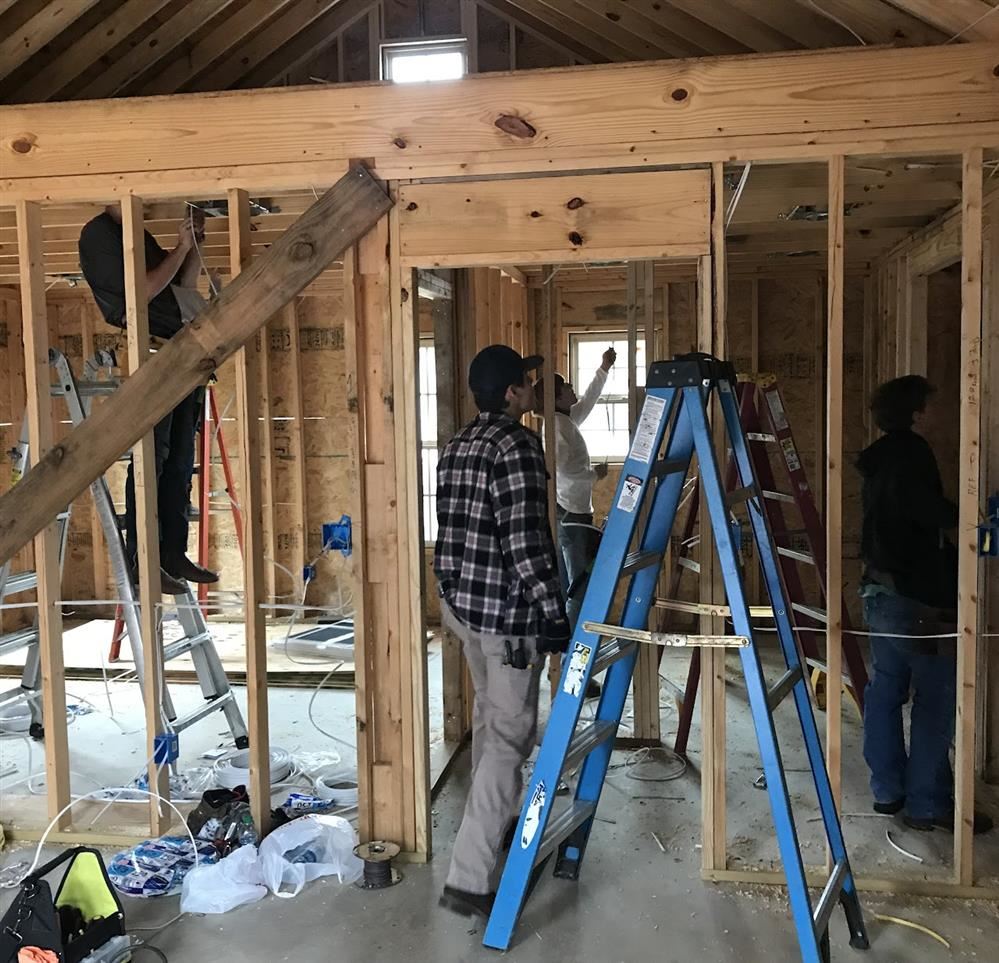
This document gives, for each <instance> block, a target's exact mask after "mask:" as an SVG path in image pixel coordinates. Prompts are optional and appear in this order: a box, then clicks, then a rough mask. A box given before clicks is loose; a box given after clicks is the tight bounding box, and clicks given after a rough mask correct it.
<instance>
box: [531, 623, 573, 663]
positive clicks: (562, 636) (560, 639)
mask: <svg viewBox="0 0 999 963" xmlns="http://www.w3.org/2000/svg"><path fill="white" fill-rule="evenodd" d="M571 635H572V632H571V631H570V629H569V620H568V619H567V618H566V617H565V616H564V615H563V616H560V617H559V618H557V619H545V621H544V623H543V624H542V627H541V638H540V640H539V642H538V651H539V652H541V653H542V654H547V653H549V652H565V651H566V650H567V649H568V648H569V637H570V636H571Z"/></svg>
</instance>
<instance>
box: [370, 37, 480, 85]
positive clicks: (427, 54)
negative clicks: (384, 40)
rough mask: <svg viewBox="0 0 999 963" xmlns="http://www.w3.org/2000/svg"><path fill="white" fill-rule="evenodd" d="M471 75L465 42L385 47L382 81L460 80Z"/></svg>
mask: <svg viewBox="0 0 999 963" xmlns="http://www.w3.org/2000/svg"><path fill="white" fill-rule="evenodd" d="M467 72H468V57H467V44H466V42H465V41H464V40H429V41H419V42H414V43H392V44H383V45H382V79H383V80H391V81H393V82H395V83H397V84H414V83H421V82H426V81H431V80H457V79H458V78H459V77H464V76H465V74H466V73H467Z"/></svg>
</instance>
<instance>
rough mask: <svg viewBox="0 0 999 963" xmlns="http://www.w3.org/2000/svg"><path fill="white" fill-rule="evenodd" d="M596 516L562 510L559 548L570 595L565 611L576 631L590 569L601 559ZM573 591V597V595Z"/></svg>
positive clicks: (566, 590)
mask: <svg viewBox="0 0 999 963" xmlns="http://www.w3.org/2000/svg"><path fill="white" fill-rule="evenodd" d="M592 526H593V516H592V515H589V514H587V515H583V514H579V513H575V512H567V511H564V510H563V509H562V508H561V507H559V509H558V547H559V554H560V555H561V556H562V558H561V560H560V561H561V562H562V563H563V564H562V565H560V566H559V574H560V575H561V576H562V589H563V591H564V593H565V595H566V604H565V611H566V615H567V616H568V617H569V625H570V627H571V628H573V629H575V628H576V621H577V620H578V619H579V610H580V609H581V608H582V606H583V596H584V595H585V594H586V586H587V583H588V582H589V580H590V574H589V573H590V569H591V568H592V567H593V560H594V559H595V558H596V557H597V545H598V544H599V541H600V536H599V534H598V533H597V532H596V531H595V530H594V529H593V527H592ZM570 592H571V595H570Z"/></svg>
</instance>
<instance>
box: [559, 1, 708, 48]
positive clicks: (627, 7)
mask: <svg viewBox="0 0 999 963" xmlns="http://www.w3.org/2000/svg"><path fill="white" fill-rule="evenodd" d="M573 5H574V6H575V7H584V8H586V9H587V10H588V11H590V13H591V14H595V15H596V16H598V17H605V18H606V19H607V21H609V23H611V24H614V25H616V26H617V27H619V28H620V29H622V30H625V31H627V32H628V33H630V34H633V35H634V36H636V37H638V38H641V39H647V40H648V41H651V42H652V43H654V44H655V45H656V46H657V47H659V48H660V49H661V50H663V51H664V52H665V53H667V54H669V55H670V56H671V57H703V56H705V55H707V54H712V53H717V51H713V50H711V48H710V47H701V46H698V45H697V44H694V43H691V42H690V41H689V40H687V39H685V38H684V37H681V36H680V35H679V34H677V33H675V32H674V31H673V30H672V29H670V28H671V27H672V23H670V21H669V19H668V18H666V17H664V16H663V15H662V14H661V13H660V14H654V15H653V16H651V17H649V16H646V15H645V14H643V13H642V12H641V11H640V10H636V9H635V8H634V7H633V6H632V5H631V4H630V3H626V2H622V0H575V3H574V4H573Z"/></svg>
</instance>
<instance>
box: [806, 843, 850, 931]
mask: <svg viewBox="0 0 999 963" xmlns="http://www.w3.org/2000/svg"><path fill="white" fill-rule="evenodd" d="M848 872H849V865H848V864H847V861H846V860H845V859H841V860H840V861H839V862H838V863H837V864H836V866H835V868H834V869H833V871H832V876H830V877H829V881H828V882H827V883H826V886H825V889H823V890H822V895H821V896H820V897H819V902H818V904H817V905H816V907H815V916H814V917H813V919H814V922H815V936H816V938H817V939H820V940H821V938H822V935H823V934H824V933H825V931H826V929H827V927H828V926H829V917H830V916H832V911H833V909H834V908H835V906H836V901H837V900H838V899H839V894H840V893H841V892H842V891H843V885H844V884H845V883H846V876H847V873H848Z"/></svg>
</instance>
